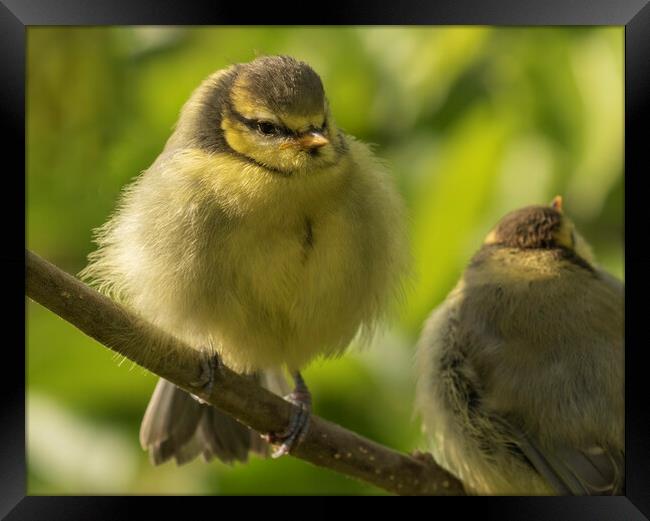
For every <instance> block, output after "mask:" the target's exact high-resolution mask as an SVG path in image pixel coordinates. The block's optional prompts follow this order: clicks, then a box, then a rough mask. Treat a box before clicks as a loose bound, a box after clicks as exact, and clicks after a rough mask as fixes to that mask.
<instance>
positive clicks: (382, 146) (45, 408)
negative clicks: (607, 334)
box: [27, 27, 624, 494]
mask: <svg viewBox="0 0 650 521" xmlns="http://www.w3.org/2000/svg"><path fill="white" fill-rule="evenodd" d="M27 40H28V58H27V67H28V76H27V81H28V98H27V116H28V119H27V125H28V126H27V160H28V167H27V231H28V237H27V242H28V247H29V248H31V249H32V250H33V251H35V252H36V253H38V254H39V255H41V256H43V257H45V258H47V259H48V260H50V261H52V262H54V263H55V264H57V265H58V266H60V267H61V268H63V269H64V270H66V271H68V272H70V273H77V272H78V271H79V270H80V269H81V268H82V267H83V266H84V265H85V257H86V255H87V254H88V253H89V252H90V251H92V249H93V245H92V243H91V230H92V229H93V228H94V227H96V226H98V225H100V224H102V223H103V222H104V221H105V220H106V219H107V217H108V215H109V214H110V212H111V211H112V209H113V208H114V205H115V203H116V201H117V197H118V194H119V192H120V189H121V188H122V187H123V186H124V185H125V184H127V183H128V182H129V181H130V180H131V179H132V178H133V177H134V176H136V175H137V174H138V173H139V172H141V171H142V170H144V169H146V168H147V167H148V166H149V165H150V164H151V163H152V161H153V160H154V159H155V157H156V155H157V154H158V153H159V152H160V150H161V149H162V146H163V144H164V142H165V140H166V139H167V137H168V136H169V134H170V131H171V129H172V126H173V124H174V122H175V120H176V117H177V115H178V111H179V109H180V107H181V105H182V104H183V102H184V101H185V100H186V99H187V97H188V96H189V94H190V93H191V91H192V89H193V88H195V87H196V86H197V85H198V84H199V83H200V81H201V80H202V79H203V78H204V77H206V76H207V75H208V74H210V73H211V72H213V71H214V70H216V69H219V68H222V67H225V66H227V65H228V64H230V63H233V62H241V61H249V60H251V59H252V58H254V57H255V56H256V55H259V54H280V53H282V54H290V55H293V56H295V57H297V58H300V59H303V60H305V61H307V62H309V63H310V64H311V65H312V66H313V67H314V69H315V70H316V71H317V72H318V73H319V74H320V75H321V77H322V79H323V82H324V85H325V89H326V92H327V94H328V97H329V100H330V105H331V107H332V112H333V115H334V118H335V120H336V121H337V123H338V125H339V126H340V127H341V128H343V129H344V130H345V131H346V132H348V133H350V134H352V135H354V136H357V137H358V138H360V139H362V140H364V141H367V142H372V143H376V144H377V154H378V155H379V156H381V157H382V158H384V159H386V160H387V161H388V163H389V165H390V166H391V169H392V172H393V173H394V175H395V178H396V179H397V181H398V185H399V188H400V191H401V193H402V194H403V196H404V198H405V200H406V202H407V205H408V209H409V214H410V232H411V239H412V247H413V255H414V259H415V263H414V264H415V266H414V268H415V280H416V284H415V285H414V287H413V288H412V290H411V291H410V292H409V294H408V299H407V307H406V309H405V310H404V312H403V314H402V316H401V317H400V319H399V321H398V322H396V323H394V324H392V325H391V326H390V327H389V328H387V331H386V333H385V334H384V335H382V336H380V337H378V338H377V340H376V341H375V342H374V343H373V345H372V346H371V348H370V349H367V350H363V351H362V350H359V349H355V348H352V349H351V350H350V351H349V352H348V353H347V354H346V355H345V356H344V357H342V358H340V359H338V360H330V361H319V362H316V363H314V364H312V366H310V367H309V368H308V369H307V370H306V371H305V373H304V375H305V378H306V380H307V382H308V384H309V385H310V388H311V390H312V392H313V395H314V403H315V412H316V413H317V414H319V415H322V416H324V417H325V418H327V419H329V420H332V421H335V422H338V423H340V424H342V425H343V426H345V427H348V428H350V429H352V430H355V431H357V432H359V433H361V434H363V435H365V436H368V437H370V438H372V439H374V440H377V441H378V442H380V443H383V444H386V445H388V446H391V447H394V448H396V449H399V450H402V451H411V450H414V449H416V448H423V447H424V446H425V445H424V441H423V440H422V438H421V435H420V429H419V424H418V419H417V417H416V416H415V415H414V413H413V406H412V403H413V387H414V375H415V364H414V361H413V355H414V343H415V341H416V339H417V336H418V333H419V329H420V326H421V324H422V322H423V320H424V319H425V318H426V316H427V315H428V313H429V312H430V311H431V309H433V307H435V306H436V305H437V304H438V303H440V302H441V301H442V299H444V297H445V295H446V294H447V292H448V291H449V290H450V289H451V288H452V286H453V285H454V283H455V281H456V280H457V278H458V277H459V275H460V273H461V271H462V270H463V268H464V266H465V264H466V263H467V261H468V259H469V257H470V256H471V254H472V253H473V252H474V251H475V250H476V249H477V248H478V247H479V245H480V243H481V241H482V239H483V237H484V236H485V235H486V234H487V232H488V231H489V229H490V228H491V227H492V226H493V225H494V223H495V222H496V221H497V220H498V218H499V217H500V216H502V215H503V214H504V213H506V212H508V211H510V210H512V209H515V208H517V207H520V206H524V205H528V204H538V203H547V202H550V200H551V199H552V197H553V196H555V195H556V194H562V195H563V196H564V206H565V212H566V213H567V214H569V215H570V216H571V217H572V218H573V220H574V221H575V222H576V224H577V226H578V228H579V229H580V230H581V232H582V233H583V235H584V236H585V237H586V238H587V240H588V241H589V242H590V243H591V244H592V246H593V248H594V251H595V253H596V257H597V259H598V260H599V262H600V263H601V264H602V265H603V266H604V267H605V268H607V269H608V270H610V271H611V272H613V273H614V274H615V275H617V276H619V277H621V278H622V277H623V202H624V201H623V29H622V28H619V27H609V28H594V27H590V28H487V27H475V28H464V27H452V28H428V27H418V28H402V27H365V28H219V27H210V28H157V27H141V28H120V27H113V28H38V27H30V28H28V30H27ZM27 312H28V316H27V339H28V342H27V344H28V345H27V347H28V351H27V361H28V375H27V377H28V389H27V391H28V392H27V405H28V414H27V435H28V453H27V457H28V466H29V480H28V493H29V494H122V493H134V494H143V493H144V494H149V493H153V494H157V493H160V494H169V493H177V494H233V493H260V494H282V493H284V494H290V493H315V494H319V493H320V494H324V493H325V494H327V493H340V494H357V493H369V494H375V493H379V492H378V491H377V490H376V489H374V488H372V487H370V486H366V485H364V484H361V483H358V482H356V481H353V480H351V479H348V478H346V477H343V476H340V475H337V474H335V473H333V472H329V471H327V470H324V469H320V468H317V467H314V466H311V465H309V464H307V463H304V462H302V461H299V460H296V459H293V458H282V459H280V460H261V459H259V458H255V457H254V458H253V459H252V461H251V462H250V463H249V464H247V465H236V466H234V467H229V466H226V465H223V464H221V463H219V462H215V463H211V464H205V463H204V462H203V461H200V460H198V461H195V462H193V463H191V464H189V465H186V466H182V467H176V465H175V464H174V463H167V464H165V465H163V466H161V467H152V466H151V465H150V464H149V462H148V460H147V458H146V455H145V454H144V453H143V451H142V450H141V449H140V446H139V444H138V429H139V422H140V419H141V417H142V414H143V412H144V409H145V407H146V404H147V401H148V399H149V396H150V393H151V391H152V389H153V386H154V383H155V380H156V379H155V377H154V376H152V375H151V374H148V373H146V372H145V371H144V370H142V369H140V368H138V367H133V366H132V364H131V363H130V362H128V361H127V362H125V363H123V364H120V363H118V362H119V360H118V359H116V358H115V357H114V356H113V355H112V353H111V352H110V351H109V350H107V349H105V348H103V347H101V346H99V345H98V344H97V343H96V342H94V341H92V340H90V339H89V338H87V337H85V336H84V335H83V334H82V333H80V332H79V331H77V330H76V329H75V328H73V327H72V326H70V325H69V324H67V323H66V322H64V321H63V320H62V319H60V318H58V317H56V316H55V315H53V314H52V313H50V312H49V311H47V310H45V309H44V308H42V307H40V306H39V305H37V304H34V303H33V302H31V301H28V304H27Z"/></svg>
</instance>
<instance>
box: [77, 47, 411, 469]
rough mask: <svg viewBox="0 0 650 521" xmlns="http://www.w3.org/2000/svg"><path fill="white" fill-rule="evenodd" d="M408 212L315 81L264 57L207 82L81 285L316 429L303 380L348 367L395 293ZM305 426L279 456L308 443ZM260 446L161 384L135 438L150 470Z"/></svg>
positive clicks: (102, 242) (301, 66)
mask: <svg viewBox="0 0 650 521" xmlns="http://www.w3.org/2000/svg"><path fill="white" fill-rule="evenodd" d="M404 238H405V231H404V227H403V210H402V203H401V200H400V197H399V195H398V193H397V191H396V189H395V188H394V186H393V183H392V180H391V178H390V176H389V175H388V174H387V173H386V171H385V170H384V168H383V167H382V166H381V165H380V164H379V163H378V161H377V160H376V159H375V158H374V157H373V154H372V153H371V151H370V150H369V148H368V147H367V146H366V145H363V144H362V143H360V142H358V141H356V140H355V139H353V138H352V137H350V136H348V135H345V134H344V133H343V132H341V131H339V129H338V128H337V127H336V124H335V123H334V120H333V118H332V116H331V114H330V110H329V107H328V102H327V99H326V97H325V92H324V89H323V85H322V82H321V79H320V77H319V76H318V74H316V72H314V70H313V69H312V68H311V67H310V66H309V65H307V64H306V63H304V62H301V61H298V60H296V59H293V58H290V57H287V56H266V57H260V58H257V59H255V60H253V61H252V62H250V63H241V64H236V65H233V66H231V67H228V68H227V69H224V70H220V71H217V72H216V73H214V74H212V75H211V76H210V77H208V78H207V79H206V80H205V81H204V82H203V83H202V84H201V85H200V86H199V87H198V88H197V89H196V90H195V91H194V93H193V94H192V95H191V97H190V99H189V100H188V101H187V103H186V104H185V105H184V107H183V109H182V111H181V114H180V118H179V120H178V123H177V125H176V128H175V130H174V132H173V134H172V135H171V137H170V138H169V140H168V141H167V144H166V146H165V148H164V150H163V151H162V153H161V154H160V155H159V156H158V158H157V159H156V160H155V161H154V163H153V164H152V165H151V167H149V168H148V169H147V170H146V171H145V172H144V173H143V174H142V175H141V176H140V177H138V178H137V179H136V180H135V182H133V183H132V184H131V185H130V186H129V187H128V188H127V189H126V190H125V192H124V194H123V197H122V199H121V202H120V205H119V207H118V209H117V211H116V212H115V213H114V215H113V216H112V217H111V218H110V220H109V221H108V222H107V223H106V224H105V225H104V226H102V227H101V228H100V229H99V230H98V232H97V235H96V240H97V243H98V245H99V248H98V250H97V251H96V252H94V253H92V254H91V255H90V257H89V259H90V264H89V266H88V267H87V268H86V270H85V271H84V272H83V275H84V276H85V278H86V279H89V280H91V281H93V282H94V283H95V284H96V285H98V286H99V288H100V289H101V290H103V291H105V292H106V293H108V294H109V295H111V296H113V297H114V298H116V299H118V300H119V301H121V302H122V303H124V304H125V305H127V306H128V307H130V308H132V309H134V310H136V311H137V312H139V313H140V314H141V315H142V316H143V317H144V318H146V319H147V320H149V321H151V322H153V323H154V324H155V325H157V326H159V327H160V328H162V329H164V330H166V331H168V332H170V333H172V334H173V335H175V336H177V337H179V338H180V339H182V340H184V341H186V342H187V343H189V344H190V345H192V346H194V347H196V348H197V349H200V348H206V347H209V346H211V347H213V348H214V350H216V352H217V353H218V354H219V356H220V358H221V360H222V361H223V362H224V363H225V364H226V365H227V366H229V367H230V368H232V369H234V370H235V371H238V372H240V373H244V374H250V375H253V376H254V377H256V378H258V379H260V380H261V381H262V383H263V384H266V385H268V386H269V387H274V389H276V390H278V391H279V389H280V388H281V387H282V385H275V386H272V385H271V383H272V382H273V381H275V382H278V381H281V378H279V377H278V373H279V372H281V371H282V370H283V369H285V368H286V369H288V371H289V372H291V374H292V375H293V377H294V379H295V382H296V389H295V391H294V393H293V394H292V396H291V398H292V399H293V400H294V401H296V402H297V403H300V404H301V405H302V408H303V411H305V412H306V413H308V411H309V409H310V403H311V398H310V395H309V393H308V391H307V387H306V386H305V384H304V381H303V380H302V377H301V376H300V372H299V371H300V370H301V369H303V368H304V367H305V366H306V365H307V364H308V363H309V362H310V361H312V360H313V359H314V358H316V357H319V356H325V357H331V356H336V355H339V354H341V353H342V352H343V350H344V349H345V348H346V347H347V346H348V344H349V343H350V341H351V340H352V339H353V337H354V336H355V335H356V334H357V332H359V331H360V330H361V331H369V330H371V329H372V327H373V325H374V324H375V323H376V321H377V320H378V319H379V318H380V317H382V316H383V314H384V313H385V311H386V310H387V307H388V305H389V303H390V302H391V300H392V299H393V298H394V297H395V296H396V295H397V294H398V293H399V292H400V285H401V283H400V278H401V276H402V273H403V272H404V270H405V268H406V264H407V253H406V252H407V246H406V243H405V240H404ZM306 419H307V414H302V415H301V416H300V417H298V418H295V419H294V422H293V424H292V426H291V428H290V429H289V430H288V432H287V433H283V434H282V435H279V436H275V438H276V439H277V440H278V441H281V442H282V444H281V445H280V448H279V449H278V451H277V452H276V455H280V454H284V453H286V452H287V451H289V450H290V448H291V446H292V444H293V443H294V442H295V441H296V439H299V438H297V436H299V435H300V434H301V433H304V428H305V425H306ZM258 438H259V437H258V436H257V435H256V434H254V433H251V431H249V430H248V429H247V428H245V427H243V426H242V425H240V424H239V423H237V422H235V421H234V420H232V419H231V418H230V417H228V416H226V415H225V414H222V413H220V412H219V411H218V410H217V409H215V408H214V407H210V406H208V405H205V404H201V403H198V402H196V401H195V400H193V399H192V398H191V397H190V396H189V395H188V394H187V393H185V392H184V391H182V390H181V389H179V388H177V387H175V386H174V385H172V384H170V383H169V382H166V381H164V380H160V381H159V383H158V386H157V387H156V390H155V391H154V394H153V396H152V399H151V401H150V403H149V406H148V408H147V411H146V413H145V417H144V420H143V423H142V428H141V442H142V445H143V446H144V447H145V448H146V449H147V450H149V452H150V456H151V459H152V461H153V462H154V463H161V462H163V461H166V460H167V459H170V458H175V459H176V461H177V462H179V463H182V462H185V461H189V460H191V459H192V458H194V457H195V456H197V455H199V454H202V455H203V456H204V457H205V458H206V459H210V458H212V457H213V456H217V457H219V458H220V459H222V460H223V461H233V460H245V459H246V457H247V453H248V451H249V450H250V449H255V448H256V447H257V448H259V439H258Z"/></svg>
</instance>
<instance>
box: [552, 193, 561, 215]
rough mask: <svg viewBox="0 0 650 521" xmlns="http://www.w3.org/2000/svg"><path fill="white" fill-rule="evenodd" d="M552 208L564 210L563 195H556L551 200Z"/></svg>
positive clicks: (559, 210)
mask: <svg viewBox="0 0 650 521" xmlns="http://www.w3.org/2000/svg"><path fill="white" fill-rule="evenodd" d="M551 208H553V209H554V210H557V211H558V212H562V196H561V195H556V196H555V197H554V198H553V200H552V201H551Z"/></svg>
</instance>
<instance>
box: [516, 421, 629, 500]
mask: <svg viewBox="0 0 650 521" xmlns="http://www.w3.org/2000/svg"><path fill="white" fill-rule="evenodd" d="M509 430H510V433H511V434H512V436H513V439H514V441H515V443H516V445H517V446H518V447H519V449H520V450H521V451H522V453H523V454H524V455H525V456H526V458H527V459H528V460H529V461H530V463H531V464H532V465H533V467H534V468H535V470H537V472H539V474H540V475H541V476H542V477H543V478H544V479H545V480H546V481H547V482H548V484H549V485H550V486H551V487H552V489H553V490H554V491H555V492H556V493H557V494H567V495H598V494H620V493H622V492H623V486H624V479H625V475H624V472H623V468H624V455H623V452H622V451H617V450H611V449H608V448H604V447H599V446H593V447H588V448H585V449H576V448H573V447H566V446H557V447H554V448H552V449H545V448H542V447H541V446H540V444H539V443H537V442H536V440H534V439H532V438H531V437H529V436H526V435H525V434H524V433H523V432H521V431H519V430H518V429H516V428H514V427H512V426H511V427H510V428H509Z"/></svg>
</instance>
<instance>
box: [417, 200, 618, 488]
mask: <svg viewBox="0 0 650 521" xmlns="http://www.w3.org/2000/svg"><path fill="white" fill-rule="evenodd" d="M561 203H562V201H561V199H560V198H559V197H558V198H556V199H555V200H554V201H553V203H552V205H551V206H530V207H526V208H522V209H519V210H516V211H514V212H511V213H510V214H508V215H506V216H505V217H504V218H503V219H501V221H500V222H499V223H498V224H497V225H496V227H495V228H494V229H493V231H492V232H491V233H490V234H489V235H488V236H487V238H486V240H485V243H484V244H483V246H482V247H481V249H480V250H479V251H478V253H476V254H475V255H474V257H473V258H472V260H471V262H470V264H469V266H468V267H467V269H466V270H465V272H464V273H463V276H462V278H461V280H460V281H459V282H458V284H457V285H456V287H455V288H454V290H453V291H452V292H451V293H450V294H449V296H448V297H447V298H446V300H445V301H444V302H443V303H442V304H441V305H440V306H439V307H438V308H437V309H436V310H435V311H434V312H433V313H432V314H431V316H430V318H429V319H428V321H427V323H426V326H425V329H424V331H423V333H422V336H421V339H420V342H419V348H418V370H419V381H418V389H417V401H418V408H419V411H420V413H421V415H422V418H423V420H424V426H425V431H426V433H427V434H428V436H429V438H430V441H431V448H432V451H433V456H434V458H435V459H436V461H437V462H438V463H439V464H441V465H443V466H444V467H445V468H447V469H448V470H449V471H450V472H452V473H453V474H455V475H456V476H457V477H458V478H459V479H460V480H461V481H462V482H463V483H464V484H465V486H466V488H467V490H468V491H469V492H472V493H475V494H529V495H532V494H575V495H582V494H621V493H623V485H624V467H623V463H624V404H623V396H624V388H623V370H624V368H623V351H624V350H623V343H624V332H623V323H624V298H623V294H624V287H623V284H622V283H621V282H619V281H618V280H616V279H615V278H614V277H612V276H611V275H609V274H608V273H606V272H605V271H603V270H602V269H600V268H598V267H597V266H596V264H595V263H594V259H593V256H592V254H591V251H590V249H589V247H588V246H587V244H586V242H585V241H584V239H583V238H582V237H581V236H580V235H579V234H578V232H577V231H576V230H575V227H574V225H573V224H572V222H571V221H570V220H569V219H568V218H567V217H566V215H564V213H563V212H562V204H561Z"/></svg>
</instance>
